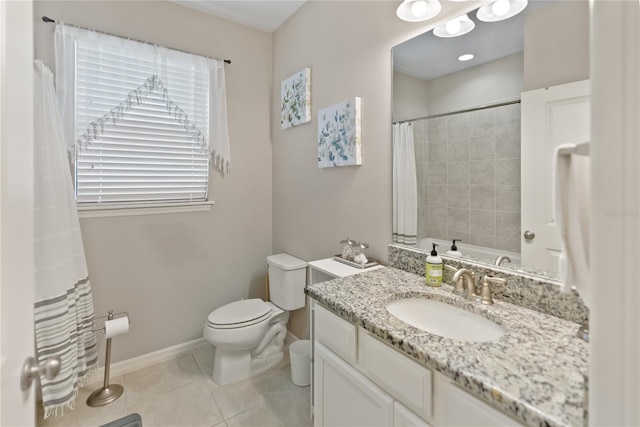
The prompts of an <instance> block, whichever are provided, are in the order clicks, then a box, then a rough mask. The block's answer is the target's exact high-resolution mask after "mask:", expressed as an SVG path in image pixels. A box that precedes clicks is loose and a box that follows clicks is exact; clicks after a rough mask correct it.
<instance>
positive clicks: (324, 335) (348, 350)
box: [314, 304, 358, 364]
mask: <svg viewBox="0 0 640 427" xmlns="http://www.w3.org/2000/svg"><path fill="white" fill-rule="evenodd" d="M314 311H315V322H314V333H315V339H316V340H317V341H320V342H321V343H322V344H324V345H326V346H327V347H329V348H330V349H331V350H333V351H334V352H335V353H336V354H338V355H339V356H340V357H342V358H343V359H345V360H347V361H348V362H351V363H354V364H355V363H356V361H357V360H358V351H357V343H358V341H357V335H358V329H357V327H356V325H354V324H353V323H349V322H347V321H346V320H344V319H342V318H341V317H339V316H338V315H336V314H333V313H332V312H330V311H329V310H327V309H326V308H323V307H321V306H319V305H318V304H315V308H314Z"/></svg>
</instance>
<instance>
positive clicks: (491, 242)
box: [469, 233, 496, 248]
mask: <svg viewBox="0 0 640 427" xmlns="http://www.w3.org/2000/svg"><path fill="white" fill-rule="evenodd" d="M469 243H471V244H472V245H476V246H484V247H487V248H495V247H496V236H486V235H483V234H475V233H471V236H469Z"/></svg>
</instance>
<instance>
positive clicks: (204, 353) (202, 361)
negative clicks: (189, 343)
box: [193, 343, 215, 377]
mask: <svg viewBox="0 0 640 427" xmlns="http://www.w3.org/2000/svg"><path fill="white" fill-rule="evenodd" d="M214 350H215V347H214V346H213V345H211V344H209V343H206V344H205V345H202V346H200V347H199V348H198V349H196V350H194V351H193V357H194V359H196V364H197V365H198V368H199V369H200V373H201V374H202V376H204V377H210V376H211V372H212V371H213V352H214Z"/></svg>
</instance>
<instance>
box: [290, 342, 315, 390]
mask: <svg viewBox="0 0 640 427" xmlns="http://www.w3.org/2000/svg"><path fill="white" fill-rule="evenodd" d="M289 359H290V360H291V381H293V383H294V384H295V385H297V386H300V387H305V386H308V385H309V384H311V342H310V341H309V340H298V341H296V342H293V343H291V345H290V346H289Z"/></svg>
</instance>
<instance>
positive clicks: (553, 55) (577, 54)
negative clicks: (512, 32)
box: [523, 0, 589, 91]
mask: <svg viewBox="0 0 640 427" xmlns="http://www.w3.org/2000/svg"><path fill="white" fill-rule="evenodd" d="M588 78H589V2H588V1H587V0H573V1H559V2H554V3H551V4H549V5H547V6H545V7H542V8H540V9H537V10H534V11H532V12H530V13H529V14H527V16H526V19H525V23H524V88H523V91H527V90H533V89H540V88H543V87H548V86H555V85H560V84H564V83H571V82H575V81H579V80H586V79H588Z"/></svg>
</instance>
